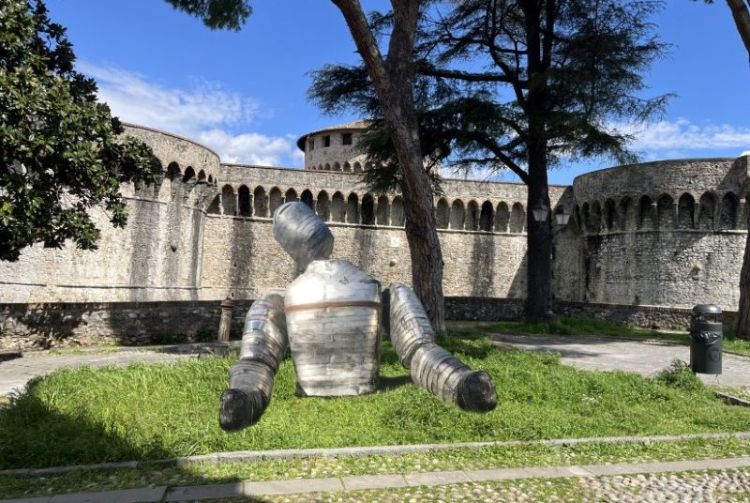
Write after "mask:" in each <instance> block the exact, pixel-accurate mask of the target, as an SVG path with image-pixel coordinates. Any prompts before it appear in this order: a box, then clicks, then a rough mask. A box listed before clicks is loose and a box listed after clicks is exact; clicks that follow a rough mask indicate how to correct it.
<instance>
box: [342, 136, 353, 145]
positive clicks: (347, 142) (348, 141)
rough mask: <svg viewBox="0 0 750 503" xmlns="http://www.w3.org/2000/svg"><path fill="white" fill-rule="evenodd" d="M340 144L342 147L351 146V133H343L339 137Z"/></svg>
mask: <svg viewBox="0 0 750 503" xmlns="http://www.w3.org/2000/svg"><path fill="white" fill-rule="evenodd" d="M341 143H343V144H344V145H351V144H352V134H351V133H344V134H342V135H341Z"/></svg>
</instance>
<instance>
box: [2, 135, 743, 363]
mask: <svg viewBox="0 0 750 503" xmlns="http://www.w3.org/2000/svg"><path fill="white" fill-rule="evenodd" d="M363 127H364V124H363V123H351V124H345V125H342V126H336V127H333V128H329V129H326V130H321V131H317V132H314V133H310V134H308V135H305V136H303V137H302V138H300V140H299V142H298V145H299V146H300V148H301V149H302V150H304V151H305V159H306V160H305V169H304V170H299V169H283V168H275V167H263V166H243V165H233V164H222V163H221V162H220V159H219V157H218V155H217V154H215V153H214V152H212V151H211V150H209V149H207V148H206V147H203V146H201V145H199V144H197V143H195V142H193V141H191V140H188V139H185V138H181V137H178V136H176V135H173V134H170V133H165V132H160V131H156V130H153V129H149V128H144V127H139V126H128V127H127V133H128V134H132V135H135V136H137V137H139V138H141V139H143V140H144V141H146V142H148V143H149V144H150V145H151V146H152V148H153V149H154V152H155V153H156V155H157V157H158V158H159V160H160V162H161V164H162V167H163V170H164V177H163V180H162V182H161V183H160V184H158V185H157V186H154V187H133V186H132V185H131V186H123V193H124V195H125V199H126V201H127V204H128V209H129V223H128V226H127V227H126V228H125V229H113V228H112V227H111V226H110V225H109V224H108V222H107V219H106V215H104V214H103V212H99V213H95V215H94V217H95V219H96V221H97V224H98V225H99V227H100V228H101V229H102V238H101V241H100V243H99V249H98V250H96V251H93V252H85V251H80V250H76V249H75V248H74V247H72V246H67V247H65V248H63V249H60V250H50V249H44V248H42V247H41V246H39V247H37V246H34V247H31V248H30V249H28V250H26V251H25V252H24V253H23V254H22V256H21V258H20V260H19V261H17V262H15V263H0V285H2V286H1V287H0V330H1V331H0V350H2V349H4V348H17V347H21V348H23V347H29V346H33V347H40V346H42V347H47V346H49V345H53V344H57V343H59V342H60V341H63V340H67V341H68V342H71V343H88V342H93V341H96V340H100V339H101V338H112V337H114V338H118V339H120V340H121V341H124V342H127V343H139V342H146V341H148V340H149V337H150V335H149V332H159V333H160V334H161V333H162V332H163V333H169V332H174V333H179V334H183V335H184V336H185V337H186V338H188V339H190V338H195V337H197V334H199V333H203V332H205V331H207V330H208V331H211V330H215V328H214V324H215V323H216V320H217V316H218V303H219V301H221V300H223V299H225V298H232V299H235V300H236V301H237V302H239V303H240V304H239V305H242V306H244V305H246V303H248V302H249V301H251V300H252V299H254V298H257V296H258V295H260V294H261V293H262V292H265V291H267V290H269V289H273V288H284V287H286V285H288V284H289V283H290V282H291V280H292V279H293V277H294V275H295V273H296V271H295V268H294V265H293V263H292V261H291V259H290V258H289V257H287V256H286V254H285V253H284V252H283V251H282V250H281V248H280V247H279V246H278V244H277V243H276V242H275V241H274V239H273V236H272V232H271V224H272V221H271V216H272V214H273V211H274V210H275V209H276V208H277V207H278V206H280V205H281V204H283V203H284V202H285V201H293V200H301V201H303V202H305V203H306V204H308V205H310V206H311V207H313V208H314V209H315V210H316V211H317V212H318V214H319V215H320V216H321V217H322V218H323V219H324V220H326V221H328V223H329V225H330V226H331V230H332V232H333V234H334V236H335V246H334V256H335V257H337V258H346V259H348V260H351V261H352V262H353V263H355V264H357V265H358V266H359V267H361V268H363V269H364V270H365V271H367V272H368V273H370V274H371V275H372V276H374V277H375V278H376V279H378V280H379V281H380V282H381V283H382V284H384V285H387V284H388V283H390V282H392V281H401V282H405V283H409V281H410V275H411V265H410V258H409V248H408V244H407V241H406V235H405V232H404V229H403V218H404V211H403V200H402V198H401V196H400V195H399V194H386V195H380V194H371V193H369V192H368V191H367V190H366V188H365V187H364V186H362V185H361V183H360V178H361V174H360V173H359V172H360V171H362V170H365V169H368V165H367V163H366V159H365V158H364V157H363V156H362V154H361V152H360V151H359V150H358V149H357V139H358V137H359V134H360V133H361V131H362V128H363ZM326 138H327V140H326ZM326 142H328V146H326ZM347 142H351V144H347ZM747 170H748V157H742V158H739V159H736V160H733V159H708V160H684V161H665V162H660V163H647V164H640V165H633V166H621V167H617V168H611V169H606V170H601V171H596V172H593V173H589V174H585V175H582V176H579V177H578V178H576V180H575V182H574V184H573V186H572V187H562V186H553V187H551V188H550V196H551V199H552V204H553V213H566V214H569V215H571V218H570V221H569V223H568V224H567V225H564V226H561V225H556V224H555V223H553V232H554V235H555V246H554V257H553V259H554V268H553V271H554V276H553V282H554V285H553V286H554V295H555V298H556V301H557V302H558V305H560V306H566V307H565V309H566V310H568V311H574V312H583V311H588V312H591V311H592V309H593V311H596V312H597V313H606V312H628V313H631V312H632V311H643V312H644V313H646V314H644V315H640V316H634V315H630V314H629V315H628V316H627V318H628V320H634V319H636V320H640V321H642V322H643V323H645V324H652V325H662V324H663V323H662V322H661V321H658V320H663V319H674V320H677V321H675V322H674V323H671V325H680V324H684V316H685V312H686V311H685V308H688V307H690V306H692V305H693V304H696V303H705V302H711V303H717V304H719V305H721V306H722V307H723V308H724V309H726V310H730V311H731V310H733V309H736V305H737V301H738V295H739V292H738V282H739V270H740V266H741V261H742V254H743V251H744V245H745V240H746V237H747V226H746V225H745V222H746V218H747V200H746V194H747ZM442 188H443V193H442V194H441V195H438V196H436V217H437V222H438V227H439V236H440V241H441V245H442V249H443V256H444V260H445V269H444V289H445V293H446V295H447V296H448V297H449V305H448V312H449V314H450V315H451V316H453V317H455V318H464V319H466V318H468V319H493V318H499V317H503V318H507V317H513V316H516V315H517V314H518V313H520V311H521V307H520V306H521V299H522V298H523V296H524V295H525V290H526V286H525V281H526V272H525V267H526V266H525V264H526V257H525V255H526V234H525V229H526V219H527V218H529V215H527V211H526V210H527V209H526V207H525V205H526V188H525V186H524V185H522V184H514V183H494V182H480V181H464V180H450V179H449V180H445V181H444V183H443V185H442ZM553 220H554V219H553ZM586 305H589V306H590V307H589V308H586V307H585V306H586ZM576 306H577V307H576ZM591 306H602V308H601V309H598V308H593V307H591ZM653 306H656V308H654V307H653ZM238 309H239V308H238ZM597 309H598V310H597ZM670 309H675V311H674V313H673V314H671V315H669V316H666V317H665V316H664V312H665V310H670ZM649 313H655V314H658V316H657V317H656V318H654V317H651V316H650V315H649ZM675 313H676V314H675ZM236 316H237V317H238V323H239V319H240V318H241V312H238V313H236ZM112 320H117V321H115V322H113V321H112ZM653 320H657V321H653Z"/></svg>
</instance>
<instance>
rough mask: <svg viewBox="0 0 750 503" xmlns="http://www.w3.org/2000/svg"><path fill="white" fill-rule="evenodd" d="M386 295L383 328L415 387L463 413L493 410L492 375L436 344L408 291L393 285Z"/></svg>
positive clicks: (427, 319) (422, 315) (404, 286)
mask: <svg viewBox="0 0 750 503" xmlns="http://www.w3.org/2000/svg"><path fill="white" fill-rule="evenodd" d="M387 291H388V293H387V294H386V297H387V299H386V301H385V302H384V304H385V305H387V306H388V313H387V315H386V316H387V323H384V324H383V325H384V326H385V327H388V330H389V332H390V337H391V342H392V343H393V346H394V348H395V350H396V354H398V357H399V360H400V361H401V364H402V365H403V366H404V367H405V368H407V369H409V371H410V373H411V377H412V380H413V381H414V383H415V384H417V385H419V386H421V387H422V388H424V389H426V390H427V391H429V392H430V393H432V394H433V395H435V396H437V397H439V398H441V399H442V400H444V401H446V402H448V403H452V404H454V405H457V406H458V407H460V408H461V409H464V410H469V411H474V412H488V411H490V410H492V409H494V408H495V406H496V405H497V394H496V393H495V388H494V386H493V385H492V381H491V380H490V376H489V374H487V373H486V372H483V371H474V370H471V369H470V368H469V367H468V366H466V365H464V364H463V363H462V362H461V361H460V360H459V359H458V358H456V357H455V356H453V355H452V354H451V353H449V352H448V351H446V350H445V349H443V348H442V347H440V346H439V345H438V344H437V343H436V342H435V332H434V331H433V329H432V326H431V325H430V320H429V318H428V317H427V313H426V312H425V310H424V306H422V303H421V302H420V301H419V299H418V298H417V296H416V294H415V293H414V292H413V291H412V290H411V289H410V288H409V287H407V286H406V285H403V284H401V283H393V284H391V285H390V286H389V287H388V290H387ZM385 314H386V313H384V315H385ZM386 316H384V317H386Z"/></svg>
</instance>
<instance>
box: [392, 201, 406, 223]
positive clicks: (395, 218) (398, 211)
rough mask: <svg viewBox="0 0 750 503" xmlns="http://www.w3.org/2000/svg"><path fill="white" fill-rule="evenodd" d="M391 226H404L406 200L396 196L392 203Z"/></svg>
mask: <svg viewBox="0 0 750 503" xmlns="http://www.w3.org/2000/svg"><path fill="white" fill-rule="evenodd" d="M391 225H392V226H394V227H403V226H404V200H403V199H402V198H401V196H396V197H394V198H393V201H392V202H391Z"/></svg>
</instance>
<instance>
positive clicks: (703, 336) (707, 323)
mask: <svg viewBox="0 0 750 503" xmlns="http://www.w3.org/2000/svg"><path fill="white" fill-rule="evenodd" d="M722 339H723V332H722V327H721V308H720V307H719V306H715V305H713V304H699V305H697V306H695V307H694V308H693V314H692V316H691V318H690V368H691V369H692V370H693V372H695V373H699V374H721V344H722Z"/></svg>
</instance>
